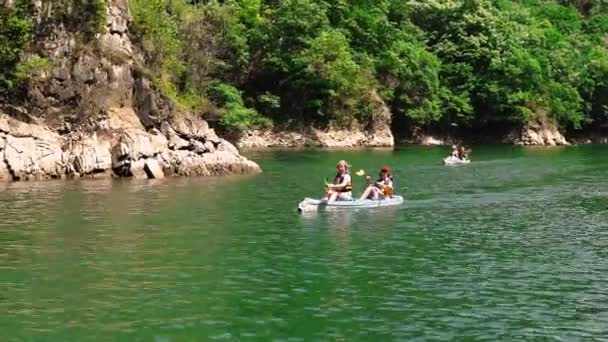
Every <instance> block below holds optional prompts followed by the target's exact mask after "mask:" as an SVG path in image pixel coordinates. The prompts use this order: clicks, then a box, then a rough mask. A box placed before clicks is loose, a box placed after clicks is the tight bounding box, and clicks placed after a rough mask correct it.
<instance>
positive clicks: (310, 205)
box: [298, 196, 403, 212]
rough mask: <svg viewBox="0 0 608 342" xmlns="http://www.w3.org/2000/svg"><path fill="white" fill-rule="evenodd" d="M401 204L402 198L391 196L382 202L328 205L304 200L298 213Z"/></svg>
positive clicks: (335, 202) (358, 201) (339, 202)
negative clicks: (324, 209)
mask: <svg viewBox="0 0 608 342" xmlns="http://www.w3.org/2000/svg"><path fill="white" fill-rule="evenodd" d="M401 204H403V196H392V197H391V198H386V199H383V200H377V201H375V200H370V199H364V200H352V201H334V202H331V203H328V202H327V201H326V200H318V199H312V198H305V199H304V200H303V201H302V202H300V204H299V205H298V212H309V211H317V210H319V209H323V208H326V209H364V208H378V207H392V206H396V205H401Z"/></svg>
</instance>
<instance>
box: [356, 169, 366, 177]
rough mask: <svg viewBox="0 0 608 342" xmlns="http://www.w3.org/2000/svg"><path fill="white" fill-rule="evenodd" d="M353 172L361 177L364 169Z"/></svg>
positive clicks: (363, 174)
mask: <svg viewBox="0 0 608 342" xmlns="http://www.w3.org/2000/svg"><path fill="white" fill-rule="evenodd" d="M355 174H356V175H357V176H359V177H363V176H365V170H359V171H357V172H355Z"/></svg>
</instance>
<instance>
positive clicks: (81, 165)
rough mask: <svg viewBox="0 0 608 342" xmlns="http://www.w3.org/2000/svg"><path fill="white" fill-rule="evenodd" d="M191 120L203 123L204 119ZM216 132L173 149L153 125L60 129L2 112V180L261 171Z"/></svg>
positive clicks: (194, 137) (193, 137)
mask: <svg viewBox="0 0 608 342" xmlns="http://www.w3.org/2000/svg"><path fill="white" fill-rule="evenodd" d="M114 119H115V118H114ZM193 120H195V121H197V122H198V124H200V125H205V124H202V123H201V122H202V121H203V120H202V119H193ZM199 121H200V122H199ZM167 125H169V127H170V124H168V123H166V124H165V126H167ZM214 134H215V133H213V132H212V131H211V129H209V130H207V131H197V133H196V134H191V135H189V137H190V138H191V139H190V142H189V143H188V144H187V145H183V146H180V147H179V149H176V148H175V147H176V146H175V145H171V144H170V143H169V139H168V138H167V137H166V136H165V135H163V134H162V133H161V132H160V131H158V130H156V129H152V130H150V131H147V132H146V131H144V130H139V129H135V128H131V129H126V130H105V131H102V130H98V131H94V132H92V133H85V132H76V133H72V134H69V135H60V134H58V133H56V132H53V131H52V130H50V129H49V128H48V127H46V126H44V124H41V123H34V124H32V123H24V122H22V121H20V120H17V119H15V118H12V117H10V116H8V115H7V114H4V113H2V112H0V181H27V180H44V179H66V178H80V177H96V178H97V177H112V176H113V177H135V178H163V177H165V176H221V175H228V174H247V173H258V172H261V169H260V167H259V166H258V165H257V164H256V163H255V162H253V161H250V160H248V159H247V158H245V157H243V156H241V155H240V154H239V153H238V150H237V149H236V148H235V147H234V146H233V145H232V144H231V143H229V142H228V141H226V140H223V139H220V138H217V139H216V138H215V137H216V136H215V135H214ZM210 137H212V138H211V139H212V140H213V141H212V140H209V139H210ZM200 144H202V145H203V146H204V145H209V144H211V145H212V146H213V149H211V148H206V149H200V148H198V146H199V145H200Z"/></svg>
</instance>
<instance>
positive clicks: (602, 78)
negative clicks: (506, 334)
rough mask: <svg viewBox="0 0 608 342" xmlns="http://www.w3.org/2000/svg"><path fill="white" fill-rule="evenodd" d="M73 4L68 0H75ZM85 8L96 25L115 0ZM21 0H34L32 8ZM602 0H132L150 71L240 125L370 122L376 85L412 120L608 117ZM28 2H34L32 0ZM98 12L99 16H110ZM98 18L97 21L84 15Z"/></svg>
mask: <svg viewBox="0 0 608 342" xmlns="http://www.w3.org/2000/svg"><path fill="white" fill-rule="evenodd" d="M16 2H17V3H18V5H17V6H15V7H13V8H12V9H4V10H2V12H1V15H0V73H1V74H0V92H1V93H3V97H4V98H5V99H6V98H10V97H13V94H18V91H19V86H20V82H23V80H24V79H27V77H28V72H29V70H31V69H32V68H33V67H44V60H43V59H42V58H41V59H33V60H32V59H29V60H28V62H22V59H21V58H20V56H21V52H22V50H25V49H27V47H28V44H30V39H31V37H32V32H31V27H32V26H31V19H30V18H29V17H28V12H27V1H16ZM66 2H69V1H66ZM72 2H73V3H78V4H80V5H83V4H84V5H86V6H88V7H86V8H87V13H88V14H87V15H85V16H81V18H82V20H83V22H85V23H84V24H83V25H82V27H83V29H86V30H88V31H92V32H93V33H94V31H95V28H96V24H95V23H96V22H97V20H98V19H96V16H102V15H103V13H101V11H97V10H96V9H98V8H100V5H103V2H104V1H103V0H92V1H85V0H73V1H72ZM19 3H21V4H20V5H19ZM603 3H604V1H602V0H570V1H569V0H560V1H557V0H551V1H549V0H520V1H510V0H420V1H416V0H407V1H404V0H374V1H371V0H358V1H349V0H334V1H320V0H282V1H275V0H228V1H194V0H190V1H187V0H130V4H129V5H130V10H131V15H132V18H133V22H132V23H131V27H130V30H131V32H132V33H133V34H134V36H135V37H137V39H138V40H139V46H141V47H142V51H141V53H142V54H143V56H144V60H145V61H146V65H145V66H144V67H142V72H144V73H146V74H147V75H149V76H150V78H151V79H152V80H153V83H154V86H155V87H156V88H157V89H159V90H160V91H161V92H162V93H163V94H165V95H166V96H167V97H169V98H171V99H172V100H173V101H174V102H175V103H177V104H178V105H179V106H180V107H182V108H184V109H188V110H192V111H197V112H200V113H204V115H205V116H206V117H207V118H208V119H210V120H212V121H213V120H215V122H216V123H217V124H218V125H219V126H222V127H224V128H227V129H236V130H242V129H247V128H253V127H269V126H273V125H274V126H280V127H283V126H292V127H293V126H298V125H303V124H311V123H314V124H325V123H328V122H332V123H335V124H348V123H349V122H351V121H353V120H358V121H361V122H365V121H369V120H370V117H369V116H370V115H371V113H373V111H372V110H370V108H369V107H370V104H371V103H372V100H371V99H372V97H373V96H374V94H375V93H377V94H379V95H380V96H381V98H382V99H383V100H384V101H385V102H386V103H387V104H388V106H389V107H390V109H391V111H392V113H393V115H394V116H396V117H399V118H404V119H405V121H406V122H407V123H408V124H410V125H413V126H420V127H432V128H435V129H444V130H445V129H448V128H449V127H454V126H459V127H469V128H485V127H496V126H505V125H506V126H517V125H523V124H525V123H528V122H530V121H533V120H536V119H542V120H546V119H550V120H553V121H554V122H555V123H556V124H558V125H559V126H560V127H561V128H562V129H579V128H585V127H599V126H601V125H604V124H606V123H608V107H607V106H608V92H607V91H606V90H607V87H608V52H607V50H606V49H607V44H608V36H607V35H606V34H607V33H608V5H605V4H603ZM24 4H25V5H24ZM98 12H99V13H98ZM85 24H86V25H85Z"/></svg>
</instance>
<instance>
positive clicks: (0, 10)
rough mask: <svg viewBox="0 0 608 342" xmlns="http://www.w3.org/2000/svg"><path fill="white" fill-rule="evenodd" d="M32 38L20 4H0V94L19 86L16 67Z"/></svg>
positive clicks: (26, 18)
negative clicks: (11, 6)
mask: <svg viewBox="0 0 608 342" xmlns="http://www.w3.org/2000/svg"><path fill="white" fill-rule="evenodd" d="M31 38H32V22H31V20H30V19H29V18H28V17H27V13H26V12H24V9H23V8H22V7H20V6H17V7H16V8H13V9H9V8H5V7H3V6H0V95H1V94H3V93H4V94H6V93H9V92H11V91H14V90H15V89H16V88H17V87H18V86H19V84H20V83H19V81H20V80H19V79H18V78H17V76H16V71H17V70H16V68H17V65H18V64H19V60H20V58H21V55H22V53H23V52H24V50H25V48H26V47H27V46H28V44H29V42H30V40H31Z"/></svg>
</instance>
